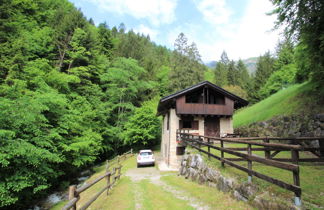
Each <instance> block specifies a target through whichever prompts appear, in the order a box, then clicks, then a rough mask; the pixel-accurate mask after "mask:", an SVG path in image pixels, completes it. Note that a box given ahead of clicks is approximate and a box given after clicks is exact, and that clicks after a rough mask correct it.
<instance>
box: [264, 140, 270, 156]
mask: <svg viewBox="0 0 324 210" xmlns="http://www.w3.org/2000/svg"><path fill="white" fill-rule="evenodd" d="M263 141H264V142H265V143H269V139H268V136H266V138H265V139H264V140H263ZM264 149H265V150H264V157H265V158H266V159H270V158H271V155H270V152H271V151H270V150H267V149H268V148H267V147H264Z"/></svg>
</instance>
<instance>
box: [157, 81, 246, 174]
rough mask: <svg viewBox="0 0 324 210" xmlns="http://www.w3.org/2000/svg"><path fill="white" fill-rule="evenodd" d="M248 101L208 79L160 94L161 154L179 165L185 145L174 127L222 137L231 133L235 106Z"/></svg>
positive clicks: (238, 106)
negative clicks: (171, 92) (162, 96)
mask: <svg viewBox="0 0 324 210" xmlns="http://www.w3.org/2000/svg"><path fill="white" fill-rule="evenodd" d="M247 104H248V102H247V101H246V100H244V99H242V98H240V97H238V96H236V95H234V94H232V93H230V92H228V91H226V90H224V89H222V88H220V87H218V86H216V85H214V84H212V83H210V82H208V81H204V82H201V83H198V84H197V85H194V86H191V87H189V88H186V89H184V90H181V91H179V92H176V93H174V94H171V95H169V96H166V97H164V98H162V99H161V100H160V102H159V105H158V115H162V116H163V120H162V141H161V155H162V158H163V161H164V162H165V163H166V164H167V165H168V166H169V167H170V168H175V169H176V168H178V167H179V163H180V160H181V155H182V154H183V151H184V149H185V148H184V146H183V145H182V144H179V143H178V142H177V130H179V129H184V130H186V131H187V132H188V131H189V132H190V133H194V134H199V135H204V136H215V137H222V136H224V135H226V134H231V133H233V120H232V116H233V113H234V109H236V108H240V107H243V106H246V105H247Z"/></svg>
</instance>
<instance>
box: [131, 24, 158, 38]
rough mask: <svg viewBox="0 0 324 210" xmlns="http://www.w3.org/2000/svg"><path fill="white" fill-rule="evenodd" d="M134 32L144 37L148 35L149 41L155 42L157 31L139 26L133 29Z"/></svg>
mask: <svg viewBox="0 0 324 210" xmlns="http://www.w3.org/2000/svg"><path fill="white" fill-rule="evenodd" d="M133 30H134V31H135V32H137V33H140V34H144V35H150V38H151V40H156V37H157V35H158V34H159V32H158V31H157V30H154V29H152V28H150V27H148V26H145V25H143V24H141V25H139V26H138V27H136V28H134V29H133Z"/></svg>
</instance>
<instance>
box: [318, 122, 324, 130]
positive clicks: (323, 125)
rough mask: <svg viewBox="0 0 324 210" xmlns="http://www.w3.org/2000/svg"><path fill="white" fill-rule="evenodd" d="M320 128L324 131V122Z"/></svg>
mask: <svg viewBox="0 0 324 210" xmlns="http://www.w3.org/2000/svg"><path fill="white" fill-rule="evenodd" d="M319 127H320V128H321V129H322V130H324V122H322V123H321V124H320V125H319Z"/></svg>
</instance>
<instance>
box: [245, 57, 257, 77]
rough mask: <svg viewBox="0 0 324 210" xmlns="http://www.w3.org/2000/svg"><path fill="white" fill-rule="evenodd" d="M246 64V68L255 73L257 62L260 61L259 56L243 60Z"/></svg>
mask: <svg viewBox="0 0 324 210" xmlns="http://www.w3.org/2000/svg"><path fill="white" fill-rule="evenodd" d="M242 61H243V63H244V64H245V66H246V68H247V69H248V71H249V73H250V74H254V73H255V71H256V64H257V62H258V57H252V58H247V59H244V60H242Z"/></svg>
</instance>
